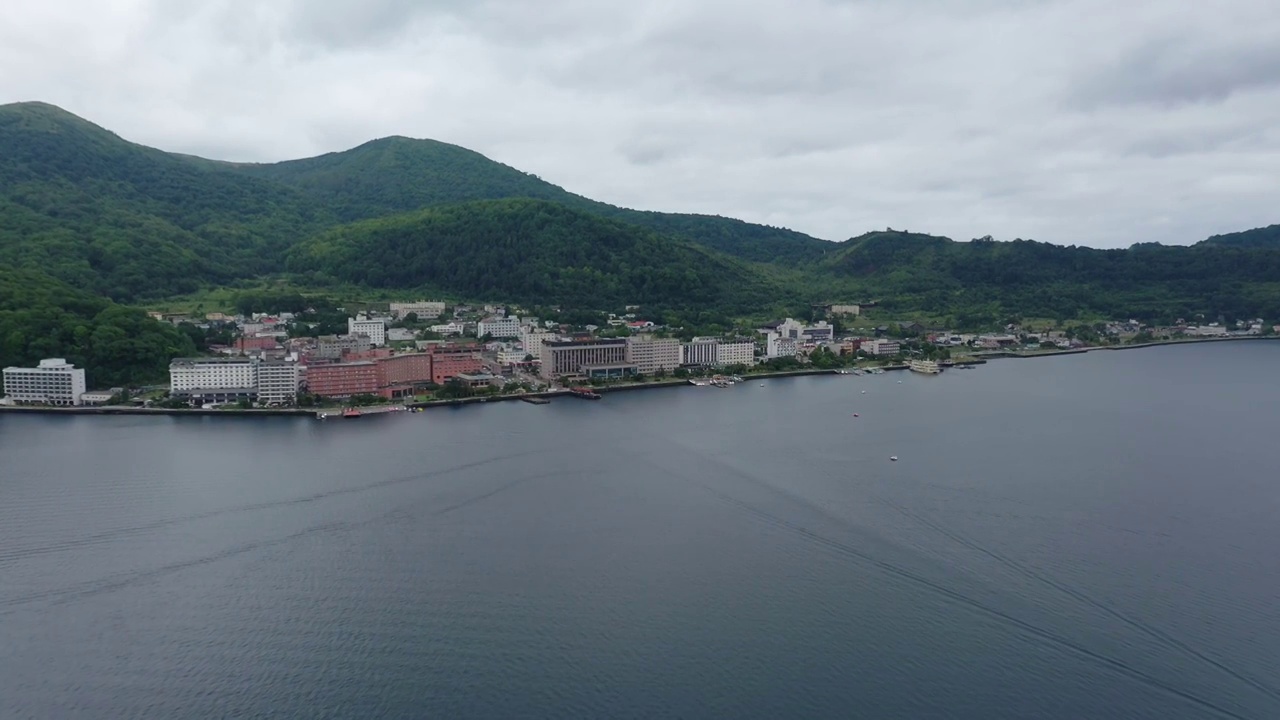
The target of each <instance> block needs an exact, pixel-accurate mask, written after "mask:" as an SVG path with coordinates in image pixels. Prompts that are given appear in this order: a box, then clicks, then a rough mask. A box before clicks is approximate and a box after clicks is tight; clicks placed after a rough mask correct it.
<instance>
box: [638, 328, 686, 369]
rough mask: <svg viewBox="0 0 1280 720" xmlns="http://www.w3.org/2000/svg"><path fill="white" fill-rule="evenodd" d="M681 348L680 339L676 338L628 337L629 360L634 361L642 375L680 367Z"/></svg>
mask: <svg viewBox="0 0 1280 720" xmlns="http://www.w3.org/2000/svg"><path fill="white" fill-rule="evenodd" d="M680 350H681V348H680V341H679V340H676V339H675V338H655V337H651V336H648V335H642V336H638V337H637V336H633V337H629V338H627V361H628V362H631V363H634V364H635V366H636V372H638V373H640V374H641V375H652V374H654V373H656V372H658V371H662V372H671V371H672V370H675V369H676V368H678V367H680V359H681V358H680Z"/></svg>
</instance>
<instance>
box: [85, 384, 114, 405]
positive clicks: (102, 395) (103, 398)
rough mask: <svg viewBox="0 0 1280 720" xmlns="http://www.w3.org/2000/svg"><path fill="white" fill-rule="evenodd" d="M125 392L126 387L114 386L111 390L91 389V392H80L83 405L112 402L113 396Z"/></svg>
mask: <svg viewBox="0 0 1280 720" xmlns="http://www.w3.org/2000/svg"><path fill="white" fill-rule="evenodd" d="M122 392H124V388H112V389H110V390H90V391H89V392H82V393H80V404H81V405H106V404H107V403H109V402H111V398H113V397H115V396H116V395H119V394H120V393H122Z"/></svg>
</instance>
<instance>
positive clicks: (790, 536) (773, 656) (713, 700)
mask: <svg viewBox="0 0 1280 720" xmlns="http://www.w3.org/2000/svg"><path fill="white" fill-rule="evenodd" d="M1277 369H1280V343H1273V342H1239V343H1220V344H1209V345H1194V346H1181V347H1162V348H1151V349H1142V350H1132V351H1124V352H1094V353H1089V354H1087V355H1072V356H1060V357H1054V358H1043V359H1035V360H1001V361H996V362H992V363H989V364H987V365H985V366H982V367H980V368H978V369H975V370H949V371H947V372H945V373H943V374H942V375H940V376H922V375H911V374H907V373H888V374H885V375H879V376H866V377H855V376H821V377H817V376H810V377H799V378H790V379H777V380H769V381H766V382H765V383H764V385H763V386H761V385H760V384H759V382H757V381H751V382H748V383H746V384H743V385H738V386H736V387H733V388H728V389H717V388H711V387H707V388H694V387H683V388H672V389H663V390H652V391H644V392H633V393H622V394H615V395H609V396H606V397H605V399H603V400H601V401H599V402H587V401H582V400H577V399H569V398H566V399H557V400H556V401H554V402H553V403H552V404H550V405H545V406H534V405H528V404H524V403H498V404H489V405H485V406H468V407H463V408H452V409H436V410H431V411H429V412H425V413H420V414H398V415H395V416H385V417H368V418H362V419H360V420H354V421H353V420H329V421H325V422H319V421H315V420H310V419H299V418H270V419H268V418H260V419H259V418H252V419H246V418H233V417H227V418H174V417H154V418H153V417H89V416H84V417H56V416H49V415H42V416H30V415H28V416H20V417H19V416H14V415H0V716H3V717H33V718H50V717H57V718H94V719H102V718H125V717H139V716H146V717H165V718H197V717H200V718H202V717H267V716H275V717H307V718H321V717H327V718H371V717H388V718H419V717H449V718H468V717H482V718H490V717H491V718H516V717H529V718H540V717H545V718H565V717H591V718H604V717H618V718H627V717H634V718H657V717H723V718H782V717H806V718H808V717H833V718H836V717H838V718H850V717H867V718H910V719H912V720H920V719H923V718H964V719H969V718H972V719H974V720H997V719H1004V718H1030V717H1035V718H1064V719H1066V718H1071V719H1073V720H1074V719H1077V718H1102V717H1106V718H1152V719H1156V718H1158V719H1160V720H1171V719H1179V718H1211V717H1223V718H1277V717H1280V561H1278V560H1277V558H1278V557H1280V555H1278V553H1277V548H1280V453H1277V441H1278V438H1277V430H1278V429H1280V382H1278V381H1277V378H1276V370H1277ZM854 413H857V415H858V417H854V416H853V414H854ZM890 456H897V457H898V458H899V460H898V461H897V462H892V461H890V460H889V458H890Z"/></svg>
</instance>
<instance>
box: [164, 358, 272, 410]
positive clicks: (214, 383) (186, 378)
mask: <svg viewBox="0 0 1280 720" xmlns="http://www.w3.org/2000/svg"><path fill="white" fill-rule="evenodd" d="M258 365H259V361H258V360H257V359H256V358H244V357H234V358H178V359H175V360H174V361H173V362H171V363H169V394H170V395H171V396H173V397H180V398H187V399H189V400H195V401H200V402H232V401H235V400H252V399H254V398H256V397H257V396H258Z"/></svg>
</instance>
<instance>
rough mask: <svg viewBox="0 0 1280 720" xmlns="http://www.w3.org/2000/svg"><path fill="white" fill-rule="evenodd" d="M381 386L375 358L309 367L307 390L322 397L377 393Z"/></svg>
mask: <svg viewBox="0 0 1280 720" xmlns="http://www.w3.org/2000/svg"><path fill="white" fill-rule="evenodd" d="M380 388H381V379H380V377H379V373H378V363H377V362H376V361H373V360H362V361H360V362H351V363H337V364H334V365H312V366H310V367H308V368H307V390H308V392H312V393H314V394H316V395H319V396H321V397H336V398H346V397H351V396H352V395H376V394H378V390H379V389H380Z"/></svg>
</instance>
